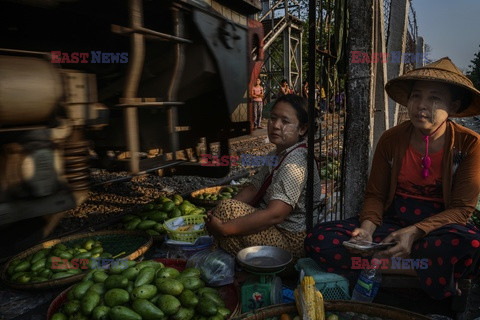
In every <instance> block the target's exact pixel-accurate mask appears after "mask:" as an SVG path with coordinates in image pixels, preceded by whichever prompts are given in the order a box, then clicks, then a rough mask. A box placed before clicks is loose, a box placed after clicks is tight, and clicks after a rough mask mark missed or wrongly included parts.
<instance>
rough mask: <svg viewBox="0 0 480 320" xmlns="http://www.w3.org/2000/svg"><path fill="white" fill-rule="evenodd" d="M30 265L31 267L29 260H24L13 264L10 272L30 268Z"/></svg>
mask: <svg viewBox="0 0 480 320" xmlns="http://www.w3.org/2000/svg"><path fill="white" fill-rule="evenodd" d="M30 267H31V264H30V262H28V261H26V260H24V261H22V262H20V263H19V264H17V265H16V266H15V268H14V269H13V272H12V273H17V272H22V271H27V270H30Z"/></svg>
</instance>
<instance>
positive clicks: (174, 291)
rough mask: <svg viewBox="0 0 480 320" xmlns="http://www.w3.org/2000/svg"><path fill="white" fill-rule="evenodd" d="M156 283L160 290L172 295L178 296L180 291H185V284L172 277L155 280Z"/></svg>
mask: <svg viewBox="0 0 480 320" xmlns="http://www.w3.org/2000/svg"><path fill="white" fill-rule="evenodd" d="M155 284H156V285H157V288H158V291H159V292H160V293H163V294H169V295H172V296H178V295H180V293H182V291H183V284H182V282H180V281H178V280H176V279H172V278H166V279H161V278H160V279H157V280H156V281H155Z"/></svg>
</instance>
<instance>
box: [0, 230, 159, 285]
mask: <svg viewBox="0 0 480 320" xmlns="http://www.w3.org/2000/svg"><path fill="white" fill-rule="evenodd" d="M151 245H152V237H151V236H150V235H148V234H146V233H144V232H139V231H112V230H107V231H97V232H91V233H83V234H77V235H73V236H68V237H63V238H59V239H53V240H48V241H46V242H43V243H41V244H38V245H36V246H34V247H32V248H30V249H27V250H25V251H23V252H21V253H19V254H17V255H16V256H14V257H13V258H11V259H10V260H9V261H8V262H7V263H6V264H5V265H4V266H3V268H2V270H1V273H0V279H1V280H2V282H4V283H5V284H6V285H8V286H10V287H13V288H16V289H25V290H28V289H46V288H54V287H61V286H65V285H68V284H71V283H74V282H77V281H80V280H81V279H82V278H83V277H84V276H85V274H87V271H89V270H91V269H102V268H104V267H105V266H108V265H115V264H119V263H126V261H128V260H133V259H136V258H137V257H139V256H141V255H143V254H144V253H145V252H146V251H147V250H148V249H149V248H150V246H151Z"/></svg>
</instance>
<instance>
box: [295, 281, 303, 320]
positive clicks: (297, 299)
mask: <svg viewBox="0 0 480 320" xmlns="http://www.w3.org/2000/svg"><path fill="white" fill-rule="evenodd" d="M293 295H294V296H295V305H296V306H297V311H298V314H299V315H300V318H301V319H302V318H303V312H302V311H303V310H302V304H301V302H300V294H299V293H298V288H297V289H295V291H293Z"/></svg>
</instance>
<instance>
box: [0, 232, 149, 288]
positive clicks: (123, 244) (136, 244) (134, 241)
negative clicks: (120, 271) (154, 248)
mask: <svg viewBox="0 0 480 320" xmlns="http://www.w3.org/2000/svg"><path fill="white" fill-rule="evenodd" d="M85 238H93V239H94V240H99V241H101V242H102V246H103V248H104V249H105V251H106V252H109V253H111V254H112V255H114V256H115V255H118V254H119V253H121V252H123V251H125V254H124V255H122V256H120V257H118V259H127V260H134V259H136V258H138V257H139V256H141V255H143V254H144V253H145V252H146V251H147V250H148V249H149V248H150V246H151V245H152V237H151V236H150V235H149V234H147V233H145V232H141V231H130V230H106V231H97V232H91V233H82V234H76V235H73V236H67V237H62V238H59V239H52V240H48V241H45V242H43V243H40V244H38V245H36V246H34V247H32V248H30V249H27V250H25V251H23V252H21V253H19V254H17V255H15V256H14V257H12V258H11V259H10V260H9V261H8V262H7V263H6V264H5V265H4V266H3V268H2V270H1V272H0V280H1V281H2V282H3V283H5V284H6V285H8V286H10V287H12V288H15V289H21V290H37V289H48V288H56V287H62V286H66V285H69V284H72V283H74V282H77V281H80V280H81V279H82V278H83V277H84V276H85V274H86V273H87V272H82V273H80V274H76V275H73V276H71V277H65V278H60V279H55V280H48V281H42V282H34V283H16V282H11V281H9V279H8V276H7V269H8V267H9V265H10V263H11V262H12V261H13V260H15V259H23V258H25V257H27V256H29V255H31V254H34V253H35V252H37V251H39V250H41V249H45V248H50V247H52V246H54V245H56V244H59V243H63V244H66V245H67V244H68V245H75V244H77V243H78V242H82V240H83V239H85Z"/></svg>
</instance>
